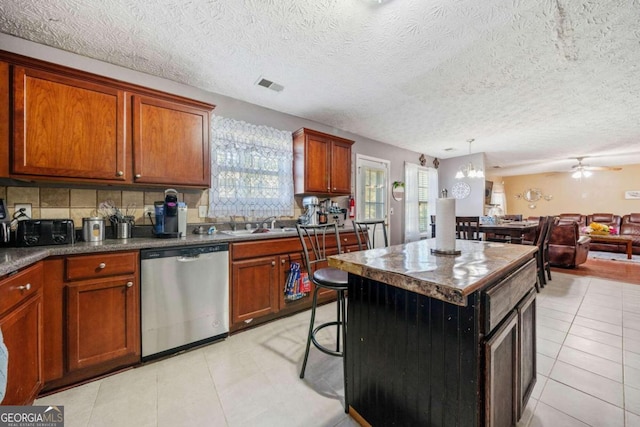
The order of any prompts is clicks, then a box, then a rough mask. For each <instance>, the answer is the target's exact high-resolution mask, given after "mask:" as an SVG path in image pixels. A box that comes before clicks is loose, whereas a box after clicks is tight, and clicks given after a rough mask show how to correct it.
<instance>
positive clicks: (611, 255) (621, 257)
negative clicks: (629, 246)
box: [589, 251, 640, 263]
mask: <svg viewBox="0 0 640 427" xmlns="http://www.w3.org/2000/svg"><path fill="white" fill-rule="evenodd" d="M589 259H607V260H614V261H624V262H636V263H640V255H632V256H631V259H627V254H621V253H617V252H598V251H589Z"/></svg>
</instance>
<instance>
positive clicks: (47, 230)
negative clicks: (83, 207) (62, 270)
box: [16, 219, 75, 246]
mask: <svg viewBox="0 0 640 427" xmlns="http://www.w3.org/2000/svg"><path fill="white" fill-rule="evenodd" d="M74 234H75V229H74V227H73V220H71V219H28V220H24V221H19V222H18V230H17V231H16V245H17V246H47V245H66V244H69V243H73V242H74Z"/></svg>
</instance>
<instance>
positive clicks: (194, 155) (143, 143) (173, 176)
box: [133, 95, 211, 187]
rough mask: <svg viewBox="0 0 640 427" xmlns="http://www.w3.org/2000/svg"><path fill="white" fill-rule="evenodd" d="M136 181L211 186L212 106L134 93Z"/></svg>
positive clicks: (141, 182)
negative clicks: (203, 107) (210, 138)
mask: <svg viewBox="0 0 640 427" xmlns="http://www.w3.org/2000/svg"><path fill="white" fill-rule="evenodd" d="M133 149H134V150H133V152H134V182H135V183H140V184H167V185H177V186H179V185H189V186H202V187H208V186H209V185H210V181H211V176H210V163H209V110H206V109H202V108H196V107H192V106H189V105H186V104H181V103H177V102H169V101H165V100H161V99H156V98H152V97H147V96H137V95H134V96H133Z"/></svg>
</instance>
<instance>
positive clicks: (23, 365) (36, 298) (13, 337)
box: [0, 263, 43, 405]
mask: <svg viewBox="0 0 640 427" xmlns="http://www.w3.org/2000/svg"><path fill="white" fill-rule="evenodd" d="M0 299H1V301H0V329H1V330H2V335H3V340H4V344H5V346H6V347H7V351H8V370H7V387H6V393H5V396H4V399H3V400H2V404H3V405H30V404H31V403H33V401H34V399H35V397H36V396H37V395H38V392H39V391H40V389H41V388H42V385H43V376H42V325H43V319H42V265H41V263H38V264H36V265H34V266H32V267H29V268H27V269H25V270H23V271H21V272H19V273H17V274H16V275H15V276H10V277H9V278H7V279H5V280H2V281H1V282H0ZM8 302H10V303H11V306H9V305H8V304H7V303H8ZM14 302H15V303H14Z"/></svg>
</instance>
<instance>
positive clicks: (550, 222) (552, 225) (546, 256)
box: [542, 216, 560, 280]
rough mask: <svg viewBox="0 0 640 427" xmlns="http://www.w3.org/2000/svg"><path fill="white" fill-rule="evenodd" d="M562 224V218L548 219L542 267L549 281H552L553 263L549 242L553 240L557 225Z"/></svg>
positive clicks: (553, 217)
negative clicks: (552, 234) (550, 258)
mask: <svg viewBox="0 0 640 427" xmlns="http://www.w3.org/2000/svg"><path fill="white" fill-rule="evenodd" d="M558 222H560V218H559V217H557V216H548V217H547V231H546V233H545V236H544V241H543V242H542V267H543V270H544V271H546V273H547V279H548V280H551V263H550V262H549V241H550V240H551V233H552V232H553V229H554V228H555V226H556V225H558Z"/></svg>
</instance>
